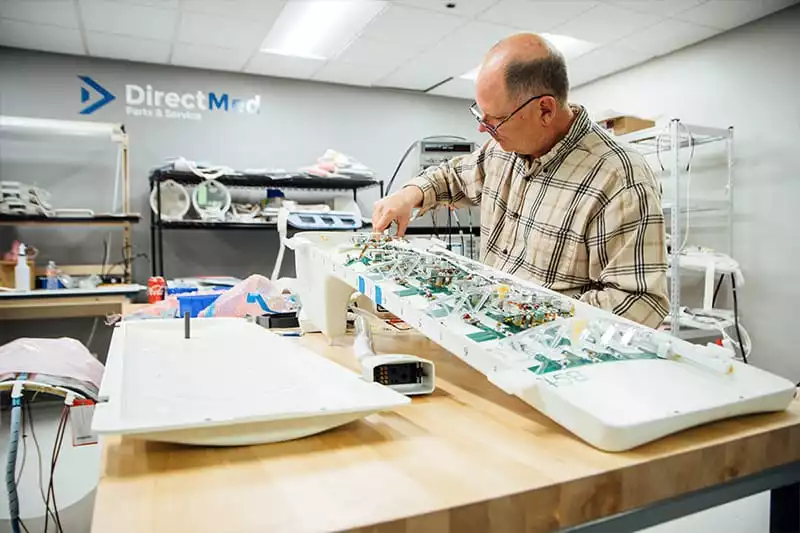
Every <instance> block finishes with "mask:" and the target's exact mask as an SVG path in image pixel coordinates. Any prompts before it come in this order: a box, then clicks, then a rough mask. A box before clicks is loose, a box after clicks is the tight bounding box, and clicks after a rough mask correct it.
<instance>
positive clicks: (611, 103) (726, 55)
mask: <svg viewBox="0 0 800 533" xmlns="http://www.w3.org/2000/svg"><path fill="white" fill-rule="evenodd" d="M798 50H800V6H795V7H793V8H790V9H787V10H784V11H781V12H778V13H776V14H773V15H771V16H769V17H766V18H764V19H761V20H759V21H756V22H754V23H752V24H748V25H746V26H743V27H741V28H738V29H735V30H733V31H731V32H728V33H725V34H723V35H720V36H718V37H715V38H713V39H710V40H708V41H705V42H702V43H700V44H698V45H695V46H692V47H689V48H686V49H684V50H681V51H679V52H676V53H674V54H671V55H669V56H666V57H663V58H659V59H657V60H654V61H650V62H648V63H645V64H643V65H641V66H639V67H634V68H632V69H630V70H627V71H625V72H622V73H619V74H616V75H613V76H610V77H607V78H605V79H602V80H598V81H596V82H594V83H591V84H588V85H585V86H583V87H580V88H578V89H577V90H575V91H574V92H573V99H574V100H576V101H580V102H581V103H583V104H585V105H587V106H588V107H589V108H591V109H609V108H610V109H615V110H622V111H625V112H630V113H635V114H639V115H640V116H650V117H659V116H663V117H678V118H680V119H681V120H683V121H685V122H688V123H692V124H701V125H707V126H718V127H727V126H729V125H732V126H734V128H735V143H734V145H735V146H734V156H735V160H734V168H735V191H736V192H735V202H734V209H735V223H734V228H733V229H734V242H733V257H734V258H735V259H737V260H738V261H739V262H740V264H741V266H742V269H743V272H744V275H745V278H746V284H745V286H744V287H743V288H742V289H741V291H740V293H741V298H740V311H741V315H742V318H743V323H744V324H745V326H746V327H747V329H748V331H749V332H750V334H751V336H752V339H753V355H752V358H751V359H752V362H753V363H754V364H756V365H758V366H760V367H762V368H766V369H769V370H771V371H774V372H776V373H778V374H781V375H784V376H786V377H788V378H791V379H794V380H800V357H798V355H797V349H796V344H797V337H796V336H795V331H796V329H795V328H796V317H797V311H796V308H797V302H798V301H800V284H799V283H798V281H797V276H796V270H797V264H798V261H799V260H800V240H798V237H797V227H798V225H800V211H799V210H798V207H797V203H798V200H800V180H798V164H797V144H798V139H800V121H799V120H798V117H800V100H798V98H797V95H798V94H800V68H798V58H797V52H798ZM702 148H703V149H704V150H703V151H702V152H703V153H699V154H698V157H697V158H696V162H697V164H698V165H702V167H703V168H702V169H701V168H699V167H698V172H697V173H696V174H694V173H693V174H694V175H693V177H692V189H693V190H692V194H693V195H695V194H703V193H704V192H707V193H713V192H714V189H715V188H716V189H717V190H719V189H718V187H719V186H720V182H719V179H718V178H719V176H716V177H715V179H712V180H708V181H707V180H706V179H704V175H707V174H709V172H710V167H713V166H714V165H716V167H717V169H718V171H719V169H720V168H721V166H722V165H724V154H723V155H722V156H720V154H719V153H714V150H713V148H712V146H711V145H708V146H704V147H702ZM698 230H699V231H698V232H697V233H694V235H695V236H694V237H692V236H690V239H689V242H690V243H696V244H706V245H710V246H713V247H715V248H717V249H724V247H723V245H722V241H721V240H720V239H717V238H715V235H713V234H709V233H710V228H708V229H700V228H698ZM692 232H695V228H692ZM706 239H707V240H706Z"/></svg>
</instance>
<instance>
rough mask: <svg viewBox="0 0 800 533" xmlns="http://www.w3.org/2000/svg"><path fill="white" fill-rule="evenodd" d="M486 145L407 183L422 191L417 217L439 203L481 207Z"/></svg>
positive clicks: (487, 151)
mask: <svg viewBox="0 0 800 533" xmlns="http://www.w3.org/2000/svg"><path fill="white" fill-rule="evenodd" d="M489 146H490V142H487V143H486V144H484V145H483V146H482V147H480V148H479V149H477V150H475V151H474V152H472V153H471V154H467V155H463V156H458V157H454V158H452V159H450V160H449V161H445V162H444V163H442V164H440V165H438V166H435V167H430V168H428V169H426V170H425V171H424V172H423V173H422V174H420V175H419V176H417V177H416V178H414V179H413V180H411V181H410V182H408V184H407V185H406V187H412V186H414V187H418V188H419V189H420V190H421V191H422V207H421V209H420V214H423V213H425V212H426V211H428V210H429V209H431V208H433V207H435V206H436V205H439V204H448V205H453V206H455V207H466V206H470V205H480V202H481V193H482V191H483V182H484V179H485V177H486V161H487V157H488V154H489V151H490V148H489Z"/></svg>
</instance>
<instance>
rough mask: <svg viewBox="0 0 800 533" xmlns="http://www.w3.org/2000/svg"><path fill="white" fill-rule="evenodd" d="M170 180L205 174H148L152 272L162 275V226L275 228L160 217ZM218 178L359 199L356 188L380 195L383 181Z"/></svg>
mask: <svg viewBox="0 0 800 533" xmlns="http://www.w3.org/2000/svg"><path fill="white" fill-rule="evenodd" d="M166 180H173V181H175V182H177V183H179V184H181V185H197V184H199V183H202V182H203V181H205V178H203V177H201V176H198V175H196V174H194V173H192V172H184V171H175V170H170V169H165V168H161V169H156V170H154V171H153V172H152V173H151V174H150V194H152V191H153V189H156V205H157V207H158V213H156V212H154V211H153V210H152V209H151V210H150V255H151V257H152V258H153V259H152V265H153V275H154V276H164V230H165V229H169V230H193V229H195V230H197V229H200V230H203V229H204V230H269V231H276V230H277V227H278V225H277V224H275V223H268V222H228V221H210V220H189V219H187V220H162V219H161V184H162V183H163V182H164V181H166ZM215 181H217V182H219V183H221V184H222V185H225V186H226V187H229V188H239V187H241V188H246V189H265V190H269V189H274V190H282V189H302V190H306V191H328V192H330V191H352V193H353V200H358V191H360V190H362V189H367V188H370V187H380V193H381V196H383V182H382V181H378V180H374V179H368V178H320V177H315V176H306V175H303V174H295V175H289V176H272V175H267V174H263V175H253V174H246V175H242V174H235V175H224V176H220V177H218V178H216V180H215Z"/></svg>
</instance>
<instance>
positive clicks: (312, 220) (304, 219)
mask: <svg viewBox="0 0 800 533" xmlns="http://www.w3.org/2000/svg"><path fill="white" fill-rule="evenodd" d="M287 223H288V224H289V226H291V227H293V228H297V229H305V230H314V229H325V230H337V229H358V228H360V227H361V219H360V218H359V217H357V216H355V215H354V214H353V213H348V212H341V211H321V212H312V211H293V212H290V213H289V216H288V218H287Z"/></svg>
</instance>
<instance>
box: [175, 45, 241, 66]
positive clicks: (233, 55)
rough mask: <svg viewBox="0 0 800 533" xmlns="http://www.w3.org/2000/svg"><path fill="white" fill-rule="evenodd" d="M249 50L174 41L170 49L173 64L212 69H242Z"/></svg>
mask: <svg viewBox="0 0 800 533" xmlns="http://www.w3.org/2000/svg"><path fill="white" fill-rule="evenodd" d="M250 54H251V52H248V51H245V50H232V49H230V48H217V47H214V46H202V45H198V44H184V43H176V44H175V48H174V49H173V51H172V60H171V63H172V64H173V65H182V66H185V67H195V68H206V69H212V70H232V71H239V70H242V67H243V66H244V64H245V62H247V59H248V58H249V57H250Z"/></svg>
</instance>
